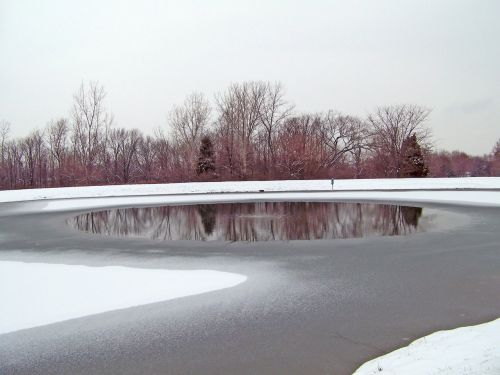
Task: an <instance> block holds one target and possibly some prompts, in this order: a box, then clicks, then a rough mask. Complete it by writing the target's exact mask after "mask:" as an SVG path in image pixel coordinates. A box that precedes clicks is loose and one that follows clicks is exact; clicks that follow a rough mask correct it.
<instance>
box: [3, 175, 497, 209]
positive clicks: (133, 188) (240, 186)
mask: <svg viewBox="0 0 500 375" xmlns="http://www.w3.org/2000/svg"><path fill="white" fill-rule="evenodd" d="M331 189H332V186H331V182H330V180H283V181H225V182H195V183H180V184H152V185H108V186H85V187H67V188H52V189H27V190H6V191H0V203H2V202H15V201H27V200H45V199H61V198H88V197H91V198H95V197H123V196H134V195H136V196H137V195H165V194H200V193H252V192H258V191H259V190H264V191H266V192H285V191H287V192H291V191H294V192H300V191H325V190H327V191H328V190H331ZM432 189H482V190H484V189H500V177H468V178H419V179H417V178H399V179H395V178H394V179H359V180H347V179H346V180H335V182H334V191H336V192H340V191H353V190H354V191H366V190H391V191H394V190H432Z"/></svg>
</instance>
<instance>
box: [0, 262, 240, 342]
mask: <svg viewBox="0 0 500 375" xmlns="http://www.w3.org/2000/svg"><path fill="white" fill-rule="evenodd" d="M245 280H246V277H245V276H243V275H239V274H234V273H228V272H219V271H211V270H189V271H184V270H182V271H180V270H165V269H142V268H130V267H118V266H107V267H88V266H80V265H65V264H45V263H22V262H12V261H0V301H2V304H1V307H0V316H1V319H0V334H2V333H7V332H13V331H17V330H20V329H25V328H32V327H37V326H42V325H46V324H51V323H56V322H60V321H64V320H68V319H73V318H79V317H82V316H87V315H92V314H99V313H102V312H106V311H111V310H118V309H125V308H128V307H132V306H140V305H145V304H148V303H154V302H160V301H167V300H171V299H174V298H180V297H185V296H192V295H195V294H200V293H206V292H211V291H215V290H219V289H224V288H229V287H233V286H236V285H238V284H240V283H242V282H244V281H245Z"/></svg>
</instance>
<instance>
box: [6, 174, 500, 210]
mask: <svg viewBox="0 0 500 375" xmlns="http://www.w3.org/2000/svg"><path fill="white" fill-rule="evenodd" d="M294 200H295V201H297V200H302V201H303V200H308V201H336V202H391V203H395V204H399V203H401V204H405V203H431V204H432V203H440V204H452V205H468V206H494V207H500V178H496V177H489V178H479V177H478V178H436V179H430V178H429V179H377V180H338V181H335V184H334V189H333V190H332V189H331V183H330V180H302V181H297V180H293V181H237V182H200V183H185V184H164V185H113V186H88V187H76V188H74V187H71V188H55V189H34V190H8V191H0V204H1V203H9V202H11V203H12V202H22V204H19V205H14V206H12V205H11V206H9V207H8V206H7V205H5V206H4V207H2V209H1V210H0V216H5V215H14V214H22V213H33V212H39V211H53V212H54V211H71V210H78V209H85V210H94V209H99V208H114V207H132V206H148V205H149V206H153V205H168V204H196V203H224V202H236V201H238V202H245V201H294Z"/></svg>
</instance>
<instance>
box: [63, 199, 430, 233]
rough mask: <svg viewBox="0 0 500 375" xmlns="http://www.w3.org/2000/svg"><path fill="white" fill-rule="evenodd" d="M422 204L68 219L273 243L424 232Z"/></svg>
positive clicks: (251, 207)
mask: <svg viewBox="0 0 500 375" xmlns="http://www.w3.org/2000/svg"><path fill="white" fill-rule="evenodd" d="M432 218H433V215H425V214H424V211H423V209H422V208H420V207H406V206H395V205H378V204H354V203H325V202H254V203H225V204H198V205H184V206H164V207H148V208H126V209H113V210H107V211H101V212H91V213H85V214H82V215H79V216H76V217H74V218H71V219H69V220H68V223H69V224H70V225H71V226H72V227H73V228H76V229H78V230H81V231H85V232H89V233H94V234H102V235H108V236H124V237H139V238H148V239H155V240H168V241H171V240H194V241H271V240H285V241H288V240H318V239H344V238H358V237H366V236H398V235H407V234H411V233H414V232H422V231H425V230H426V229H427V228H428V227H429V226H430V224H431V221H432Z"/></svg>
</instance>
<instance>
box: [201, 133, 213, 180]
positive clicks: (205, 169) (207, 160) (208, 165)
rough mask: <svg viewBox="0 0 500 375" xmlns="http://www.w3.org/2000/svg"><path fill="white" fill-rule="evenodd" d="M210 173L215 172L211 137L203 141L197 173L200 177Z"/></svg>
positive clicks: (204, 138)
mask: <svg viewBox="0 0 500 375" xmlns="http://www.w3.org/2000/svg"><path fill="white" fill-rule="evenodd" d="M209 172H215V157H214V146H213V144H212V141H211V140H210V137H208V136H205V137H203V138H202V140H201V146H200V151H199V154H198V165H197V168H196V173H197V174H198V175H200V174H202V173H209Z"/></svg>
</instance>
